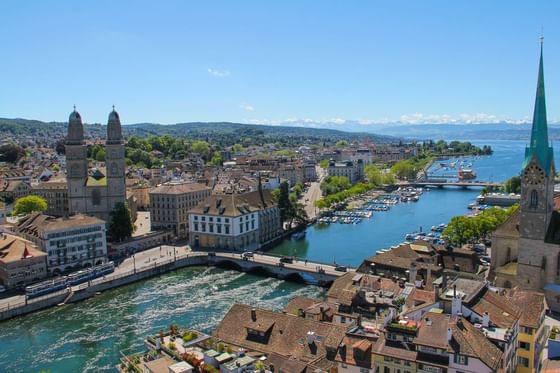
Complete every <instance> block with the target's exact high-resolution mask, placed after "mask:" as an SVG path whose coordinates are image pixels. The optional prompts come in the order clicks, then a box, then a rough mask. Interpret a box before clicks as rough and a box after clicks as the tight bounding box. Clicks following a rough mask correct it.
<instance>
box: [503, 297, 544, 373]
mask: <svg viewBox="0 0 560 373" xmlns="http://www.w3.org/2000/svg"><path fill="white" fill-rule="evenodd" d="M507 296H508V297H509V298H510V300H511V301H513V302H514V303H515V304H516V305H517V306H518V307H519V308H520V309H521V311H522V315H521V319H520V320H519V335H518V341H519V346H518V348H517V369H516V372H517V373H531V372H538V371H539V370H540V366H541V363H542V357H543V350H544V344H545V326H544V317H545V312H546V309H547V306H546V300H545V296H544V294H543V293H539V292H536V291H532V290H519V289H513V290H510V291H509V293H508V294H507Z"/></svg>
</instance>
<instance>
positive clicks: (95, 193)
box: [91, 189, 101, 206]
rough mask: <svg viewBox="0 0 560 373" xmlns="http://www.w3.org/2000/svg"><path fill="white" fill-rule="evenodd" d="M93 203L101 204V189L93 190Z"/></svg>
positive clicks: (95, 204)
mask: <svg viewBox="0 0 560 373" xmlns="http://www.w3.org/2000/svg"><path fill="white" fill-rule="evenodd" d="M91 203H92V204H93V205H94V206H99V205H100V204H101V191H100V190H99V189H94V190H92V191H91Z"/></svg>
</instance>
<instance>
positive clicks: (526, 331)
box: [521, 326, 533, 335]
mask: <svg viewBox="0 0 560 373" xmlns="http://www.w3.org/2000/svg"><path fill="white" fill-rule="evenodd" d="M521 333H523V334H529V335H533V328H528V327H526V326H522V327H521Z"/></svg>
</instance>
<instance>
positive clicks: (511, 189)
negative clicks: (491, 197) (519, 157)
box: [482, 176, 521, 194]
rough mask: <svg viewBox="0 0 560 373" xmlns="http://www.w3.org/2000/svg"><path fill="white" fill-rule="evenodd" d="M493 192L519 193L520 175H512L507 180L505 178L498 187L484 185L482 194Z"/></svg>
mask: <svg viewBox="0 0 560 373" xmlns="http://www.w3.org/2000/svg"><path fill="white" fill-rule="evenodd" d="M493 192H502V193H515V194H519V193H521V177H519V176H513V177H511V178H509V179H508V180H506V182H505V183H504V185H502V186H500V187H496V186H489V187H485V188H484V189H483V190H482V194H488V193H493Z"/></svg>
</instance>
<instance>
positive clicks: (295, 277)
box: [282, 272, 309, 284]
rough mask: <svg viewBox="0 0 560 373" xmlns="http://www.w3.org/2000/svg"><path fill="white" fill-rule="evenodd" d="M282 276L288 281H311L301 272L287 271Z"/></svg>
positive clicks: (305, 282) (301, 282) (302, 282)
mask: <svg viewBox="0 0 560 373" xmlns="http://www.w3.org/2000/svg"><path fill="white" fill-rule="evenodd" d="M282 278H283V279H284V280H286V281H290V282H297V283H299V284H307V283H309V281H306V279H305V278H304V277H303V276H302V275H301V274H300V273H299V272H290V273H287V274H285V275H284V276H282Z"/></svg>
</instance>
